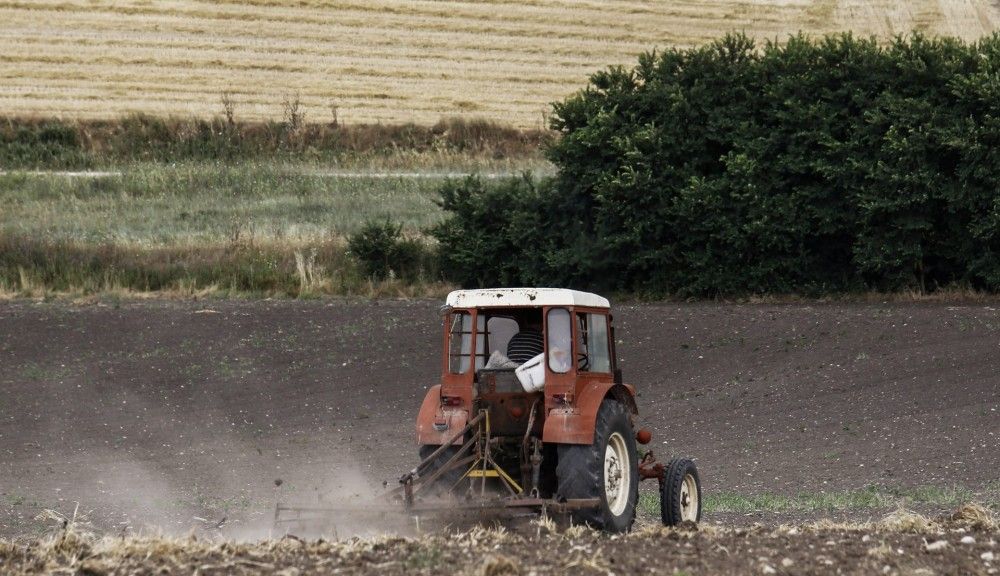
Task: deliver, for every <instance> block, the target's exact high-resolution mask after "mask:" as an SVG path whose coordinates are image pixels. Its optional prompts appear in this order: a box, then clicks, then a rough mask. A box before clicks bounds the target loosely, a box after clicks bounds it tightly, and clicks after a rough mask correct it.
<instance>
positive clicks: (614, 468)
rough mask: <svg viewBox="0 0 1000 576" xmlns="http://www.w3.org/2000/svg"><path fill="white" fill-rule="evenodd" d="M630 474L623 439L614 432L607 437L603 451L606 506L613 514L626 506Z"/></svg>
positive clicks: (616, 514)
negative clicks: (606, 444) (606, 443)
mask: <svg viewBox="0 0 1000 576" xmlns="http://www.w3.org/2000/svg"><path fill="white" fill-rule="evenodd" d="M630 474H631V471H630V466H629V462H628V451H627V449H626V445H625V439H624V438H623V437H622V435H621V434H619V433H617V432H615V433H614V434H612V435H611V437H609V438H608V446H607V448H606V449H605V451H604V495H605V498H606V500H607V503H608V508H609V509H610V510H611V513H612V514H614V515H615V516H618V515H620V514H622V513H623V512H625V507H626V506H628V496H629V494H628V493H629V486H630V484H631V478H630V476H629V475H630Z"/></svg>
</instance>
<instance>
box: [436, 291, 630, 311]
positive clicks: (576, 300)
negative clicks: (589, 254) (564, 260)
mask: <svg viewBox="0 0 1000 576" xmlns="http://www.w3.org/2000/svg"><path fill="white" fill-rule="evenodd" d="M446 302H447V304H448V306H451V307H453V308H483V307H498V306H589V307H592V308H610V307H611V303H610V302H608V299H607V298H604V297H603V296H598V295H597V294H591V293H590V292H580V291H578V290H567V289H565V288H484V289H481V290H455V291H454V292H452V293H450V294H448V300H447V301H446Z"/></svg>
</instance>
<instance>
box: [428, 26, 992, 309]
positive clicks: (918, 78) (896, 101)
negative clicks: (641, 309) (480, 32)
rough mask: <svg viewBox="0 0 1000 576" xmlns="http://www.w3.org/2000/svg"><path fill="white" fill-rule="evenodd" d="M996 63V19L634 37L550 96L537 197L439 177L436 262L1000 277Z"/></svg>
mask: <svg viewBox="0 0 1000 576" xmlns="http://www.w3.org/2000/svg"><path fill="white" fill-rule="evenodd" d="M998 75H1000V35H994V36H992V37H989V38H986V39H983V40H981V41H979V42H978V43H975V44H966V43H963V42H961V41H959V40H955V39H949V38H937V39H928V38H925V37H923V36H921V35H914V36H913V37H911V38H908V39H904V38H899V39H896V40H895V41H893V42H891V43H889V44H888V45H879V44H878V43H877V42H875V40H865V39H857V38H854V37H853V36H851V35H849V34H848V35H836V36H829V37H826V38H822V39H819V40H812V39H809V38H806V37H804V36H796V37H792V38H790V39H788V41H787V42H785V43H782V44H778V43H774V42H768V43H765V44H764V45H762V46H758V45H756V44H755V43H754V42H753V41H752V40H750V39H749V38H747V37H745V36H743V35H730V36H727V37H725V38H722V39H720V40H718V41H715V42H713V43H711V44H709V45H706V46H702V47H699V48H693V49H671V50H667V51H665V52H661V53H655V52H654V53H647V54H644V55H642V56H641V57H640V58H639V62H638V64H637V65H636V66H635V67H634V68H632V69H626V68H623V67H612V68H609V69H607V70H602V71H599V72H597V73H596V74H594V75H593V76H592V77H591V79H590V83H589V85H588V86H587V87H586V88H585V89H584V90H582V91H580V92H578V93H577V94H575V95H573V96H571V97H569V98H567V99H566V100H564V101H562V102H559V103H557V104H555V107H554V113H553V116H552V127H553V128H554V129H555V130H557V131H559V132H560V134H561V137H560V138H558V139H556V140H555V141H554V142H553V143H552V144H551V146H550V147H549V151H548V155H549V158H550V160H551V161H552V162H553V163H555V164H556V166H557V167H558V168H559V173H558V175H557V176H556V177H555V178H554V179H553V180H552V181H549V182H546V183H545V185H544V186H540V187H539V188H538V190H535V191H533V192H532V193H531V194H529V195H527V196H531V200H530V202H524V201H522V197H526V195H525V194H518V193H515V191H516V190H518V188H519V187H520V188H525V186H524V184H523V183H517V182H513V181H511V182H500V183H496V184H491V185H487V184H485V183H478V182H477V183H474V184H464V185H462V187H461V188H459V189H456V187H455V186H456V185H455V184H448V185H446V186H444V187H443V188H442V197H443V203H442V205H443V206H444V208H445V210H447V211H448V212H449V213H450V218H449V220H448V221H446V222H445V223H444V224H442V225H441V226H439V227H438V233H437V236H438V239H439V240H440V241H441V243H442V265H443V267H444V268H443V269H444V271H445V273H446V274H448V275H449V276H450V277H451V278H452V279H453V280H455V281H458V282H461V283H462V284H466V285H479V284H483V283H500V284H519V283H528V282H534V283H551V284H561V285H572V286H577V287H588V288H593V289H602V290H608V289H611V290H623V291H632V292H642V293H654V294H656V293H659V294H662V293H674V294H682V295H695V296H717V295H728V294H755V293H789V292H798V293H806V294H818V293H826V292H835V291H844V290H857V289H872V288H874V289H883V290H905V289H915V290H921V291H931V290H934V289H935V288H937V287H940V286H945V285H951V284H961V285H967V286H971V287H973V288H979V289H986V290H993V291H995V290H998V289H1000V232H998V230H1000V227H998V223H1000V191H998V189H997V186H996V182H998V181H1000V152H998V151H997V150H1000V120H998V118H1000V88H998V86H1000V83H998V82H997V80H996V79H997V77H998ZM501 204H502V206H500V205H501ZM539 211H540V213H541V215H539ZM526 221H527V222H533V223H535V224H536V225H540V226H541V227H543V228H544V230H545V232H544V234H543V235H542V237H540V238H534V237H531V236H530V235H526V234H525V229H524V228H523V227H520V226H519V225H518V224H519V223H521V222H526ZM525 238H529V239H530V242H525ZM445 244H447V245H448V246H447V251H445V250H444V247H445ZM526 246H527V247H530V249H531V250H532V251H533V252H531V253H530V254H525V253H523V252H521V253H519V252H518V250H519V249H522V250H524V249H527V248H525V247H526ZM500 254H517V257H516V258H515V259H513V260H511V259H509V258H508V259H504V258H500V257H499V255H500ZM472 263H475V264H476V266H473V265H472Z"/></svg>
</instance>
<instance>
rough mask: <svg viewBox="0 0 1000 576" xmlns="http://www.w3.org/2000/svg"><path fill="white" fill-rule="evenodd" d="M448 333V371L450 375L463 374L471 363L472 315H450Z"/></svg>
mask: <svg viewBox="0 0 1000 576" xmlns="http://www.w3.org/2000/svg"><path fill="white" fill-rule="evenodd" d="M449 332H450V334H449V338H448V340H449V345H448V367H449V368H448V369H449V370H450V371H451V373H452V374H465V373H466V372H468V371H469V364H470V362H471V361H472V314H469V313H468V312H454V313H452V315H451V327H450V329H449ZM480 337H482V335H480Z"/></svg>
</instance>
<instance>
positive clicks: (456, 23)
mask: <svg viewBox="0 0 1000 576" xmlns="http://www.w3.org/2000/svg"><path fill="white" fill-rule="evenodd" d="M998 24H1000V8H998V7H997V6H996V5H995V3H991V2H987V1H986V0H978V1H976V0H973V1H970V2H954V1H949V0H822V1H820V0H816V1H807V0H744V1H738V0H716V1H709V0H684V1H679V2H657V1H653V0H637V1H631V2H622V3H615V4H608V3H603V2H594V1H589V0H562V1H555V2H500V1H496V0H492V1H488V2H477V3H470V2H450V1H449V2H429V1H426V0H420V1H417V0H402V1H390V0H376V1H373V2H360V1H356V0H354V1H351V0H346V1H343V0H307V1H303V2H289V1H284V0H250V1H246V0H229V1H225V2H202V1H193V0H180V1H177V2H158V3H150V2H143V1H139V0H132V1H127V2H111V1H109V0H94V1H89V2H83V1H82V0H69V1H66V0H37V1H34V2H30V3H27V2H0V105H2V107H3V109H4V110H5V112H6V113H7V114H14V115H35V114H38V115H45V116H51V115H62V116H72V117H88V118H99V117H101V118H106V117H110V116H117V115H118V114H121V113H123V112H148V113H153V114H158V115H181V116H188V115H196V116H202V117H205V116H212V115H216V114H220V113H221V112H222V104H221V102H220V94H223V93H227V94H228V95H229V99H230V100H231V102H232V103H233V106H234V110H235V113H236V114H237V115H238V116H240V117H243V118H255V119H264V118H272V119H273V118H280V117H281V115H282V113H283V110H282V107H281V102H282V101H283V100H284V99H285V98H286V97H287V96H288V95H289V94H300V95H301V97H302V101H303V104H304V108H303V111H304V112H305V115H306V116H305V117H306V118H307V119H308V121H310V122H326V121H331V120H332V119H333V117H334V115H336V116H337V118H338V120H340V121H342V122H347V123H359V122H385V123H396V122H405V121H413V122H420V123H432V122H434V121H436V120H437V119H438V118H440V117H442V116H451V115H465V116H477V117H487V118H491V119H495V120H499V121H502V122H505V123H510V124H513V125H517V126H520V127H537V126H539V125H540V124H541V123H542V121H543V114H544V112H545V110H546V109H547V105H548V103H549V102H551V101H554V100H557V99H560V98H562V97H564V96H566V95H567V94H569V93H570V92H572V91H574V90H576V89H578V88H579V87H580V86H582V85H583V82H584V81H585V79H586V77H587V75H588V74H589V73H590V72H592V71H593V70H595V69H597V68H599V67H602V66H605V65H609V64H628V63H631V62H632V61H634V58H635V55H636V54H637V53H639V52H641V51H644V50H647V49H650V48H653V47H657V46H659V47H664V46H688V45H694V44H699V43H702V42H705V41H706V40H708V39H711V38H714V37H717V36H719V35H720V34H723V33H725V32H728V31H734V30H735V31H746V32H748V33H750V34H752V35H754V36H757V37H760V38H779V39H780V38H783V37H786V36H787V35H789V34H792V33H795V32H798V31H804V32H807V33H817V34H818V33H825V32H831V31H840V30H853V31H855V32H856V33H858V34H861V35H865V36H867V35H876V36H879V37H882V38H887V37H890V36H892V35H895V34H905V33H908V32H910V31H912V30H921V31H925V32H928V33H931V34H948V35H954V36H959V37H962V38H965V39H974V38H977V37H979V36H982V35H983V34H985V33H989V32H992V31H994V30H996V29H997V27H998Z"/></svg>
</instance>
